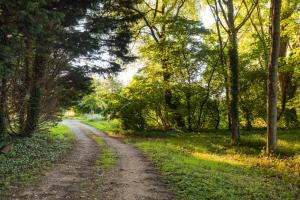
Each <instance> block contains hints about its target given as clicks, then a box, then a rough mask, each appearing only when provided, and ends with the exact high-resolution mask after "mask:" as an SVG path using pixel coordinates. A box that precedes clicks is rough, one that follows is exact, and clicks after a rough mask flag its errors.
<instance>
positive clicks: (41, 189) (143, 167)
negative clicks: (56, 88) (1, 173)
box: [8, 120, 175, 200]
mask: <svg viewBox="0 0 300 200" xmlns="http://www.w3.org/2000/svg"><path fill="white" fill-rule="evenodd" d="M63 123H64V124H65V125H67V126H69V127H70V128H71V130H72V131H73V132H74V133H75V134H76V137H77V140H78V141H77V143H76V146H75V149H74V150H73V152H72V153H71V154H70V155H69V156H68V157H67V158H65V159H64V161H63V162H61V163H59V164H57V166H55V167H54V169H52V170H51V171H49V172H47V173H46V175H45V177H44V178H43V180H42V181H41V182H40V183H38V184H36V185H34V186H31V187H29V188H26V189H25V190H24V191H22V192H20V193H19V194H16V195H14V196H13V197H11V198H8V199H12V200H17V199H20V200H21V199H22V200H23V199H24V200H26V199H27V200H29V199H30V200H48V199H49V200H52V199H53V200H54V199H59V200H65V199H71V200H77V199H87V198H86V196H85V195H84V194H85V193H88V192H89V191H88V190H87V191H82V190H83V188H82V184H83V183H85V187H84V190H86V186H88V184H90V186H91V187H90V188H92V189H93V190H95V188H94V187H93V186H94V185H92V184H93V173H94V172H95V170H94V169H95V168H94V167H95V160H96V158H97V156H98V153H99V149H98V146H97V144H96V143H95V142H94V141H93V140H92V139H90V138H89V137H88V136H86V134H85V133H90V134H94V135H97V136H99V137H102V138H103V139H104V141H105V142H106V144H107V145H108V146H110V147H111V148H113V149H114V151H115V152H116V155H117V163H116V165H115V166H114V167H113V169H111V170H109V171H103V172H101V173H102V174H101V177H102V178H103V180H102V185H101V187H100V188H97V190H99V196H97V197H96V198H95V197H94V198H93V199H99V200H100V199H101V200H173V199H175V197H174V196H173V195H172V194H171V193H170V192H169V190H168V189H167V185H166V184H165V183H164V182H163V181H162V180H161V178H160V176H159V174H158V172H157V170H156V169H154V168H153V166H152V164H151V163H150V161H149V160H148V159H147V158H146V157H145V156H144V154H143V153H142V152H141V151H140V150H138V149H136V148H135V147H132V146H131V145H128V144H125V143H124V142H122V141H120V140H118V139H114V138H111V137H109V136H107V135H105V134H104V133H101V132H100V131H98V130H96V129H95V128H93V127H91V126H88V125H85V124H83V123H81V122H79V121H77V120H66V121H64V122H63ZM87 196H88V195H87Z"/></svg>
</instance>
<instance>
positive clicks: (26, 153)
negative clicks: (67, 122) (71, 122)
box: [0, 125, 75, 196]
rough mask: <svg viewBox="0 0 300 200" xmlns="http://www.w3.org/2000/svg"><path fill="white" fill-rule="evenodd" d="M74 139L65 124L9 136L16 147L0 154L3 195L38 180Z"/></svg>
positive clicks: (70, 145) (67, 150)
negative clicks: (30, 135)
mask: <svg viewBox="0 0 300 200" xmlns="http://www.w3.org/2000/svg"><path fill="white" fill-rule="evenodd" d="M74 139H75V136H74V135H73V133H72V132H71V131H70V130H69V128H68V127H66V126H64V125H58V126H55V127H53V128H51V129H50V131H49V132H44V133H39V134H36V135H34V136H33V137H30V138H10V139H7V141H6V142H9V143H10V144H13V150H12V151H11V152H9V153H7V154H0V186H1V187H0V196H1V194H5V193H7V192H10V191H14V190H17V189H18V187H20V186H24V185H28V184H29V183H32V182H35V181H37V180H38V179H39V177H40V176H41V174H42V173H43V172H44V170H45V169H47V168H49V167H50V166H51V164H52V163H54V162H56V161H58V160H59V159H60V158H62V156H64V155H66V153H68V152H69V151H70V150H71V149H72V146H73V141H74ZM2 144H5V143H4V142H2Z"/></svg>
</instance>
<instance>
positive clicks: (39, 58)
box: [23, 52, 46, 137]
mask: <svg viewBox="0 0 300 200" xmlns="http://www.w3.org/2000/svg"><path fill="white" fill-rule="evenodd" d="M37 53H39V52H37ZM45 64H46V63H45V57H44V56H43V55H38V54H37V55H36V58H35V62H34V65H33V70H32V82H31V87H30V91H29V95H30V97H29V102H28V106H27V109H26V110H27V115H26V116H27V118H26V122H25V127H24V132H23V135H24V136H27V137H29V136H31V135H32V134H33V132H34V131H35V130H36V128H37V125H38V120H39V115H40V101H41V86H40V85H39V84H40V80H41V79H42V77H43V73H44V68H45V67H44V65H45Z"/></svg>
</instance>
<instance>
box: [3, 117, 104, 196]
mask: <svg viewBox="0 0 300 200" xmlns="http://www.w3.org/2000/svg"><path fill="white" fill-rule="evenodd" d="M63 123H64V124H65V125H67V126H69V127H70V128H71V130H72V131H73V132H74V133H75V135H76V139H77V142H76V144H75V148H74V150H73V151H72V152H71V154H70V155H69V156H67V157H66V158H65V159H64V160H63V161H62V162H61V163H58V164H56V166H55V167H54V168H53V169H52V170H51V171H49V172H47V173H46V174H45V177H44V178H42V181H41V182H40V183H37V184H34V185H33V186H31V187H28V188H26V189H25V191H22V192H20V193H19V194H16V195H15V196H13V197H11V198H9V199H11V200H55V199H57V200H58V199H59V200H63V199H64V200H65V199H70V200H77V199H84V198H82V196H81V195H82V194H83V193H82V191H81V186H82V183H84V182H89V179H91V178H92V175H93V170H94V165H95V160H96V158H97V154H98V153H99V148H98V146H97V144H96V143H95V142H94V141H93V140H92V139H90V138H89V137H87V136H86V135H85V134H84V131H82V130H81V129H80V128H78V127H76V126H75V125H74V122H73V121H64V122H63Z"/></svg>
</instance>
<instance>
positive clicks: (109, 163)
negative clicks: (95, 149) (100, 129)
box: [91, 135, 116, 170]
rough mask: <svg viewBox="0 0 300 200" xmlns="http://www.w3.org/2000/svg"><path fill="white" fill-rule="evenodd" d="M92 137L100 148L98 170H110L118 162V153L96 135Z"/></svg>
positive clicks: (97, 162) (97, 161)
mask: <svg viewBox="0 0 300 200" xmlns="http://www.w3.org/2000/svg"><path fill="white" fill-rule="evenodd" d="M91 137H92V139H93V140H94V141H95V142H96V143H97V144H98V146H99V149H100V152H101V153H100V156H99V157H98V159H97V160H96V169H97V170H109V169H111V168H112V167H113V166H114V164H115V163H116V153H115V152H114V150H113V149H112V148H111V147H109V146H108V145H106V144H105V142H104V140H103V139H102V138H101V137H99V136H96V135H92V136H91Z"/></svg>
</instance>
